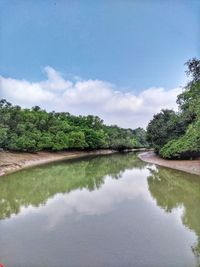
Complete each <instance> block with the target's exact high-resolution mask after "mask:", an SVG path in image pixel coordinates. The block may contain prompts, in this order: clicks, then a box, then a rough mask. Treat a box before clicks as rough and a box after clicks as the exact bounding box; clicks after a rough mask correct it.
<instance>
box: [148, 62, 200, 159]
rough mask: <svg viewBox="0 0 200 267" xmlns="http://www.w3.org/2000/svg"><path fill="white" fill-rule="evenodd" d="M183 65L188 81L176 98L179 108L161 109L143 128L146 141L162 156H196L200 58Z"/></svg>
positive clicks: (199, 135)
mask: <svg viewBox="0 0 200 267" xmlns="http://www.w3.org/2000/svg"><path fill="white" fill-rule="evenodd" d="M186 65H187V68H188V69H187V71H186V73H187V75H188V76H189V77H191V80H190V81H189V82H188V83H187V84H186V86H185V87H184V88H183V92H182V93H181V94H180V95H178V97H177V104H178V107H179V111H178V112H174V111H173V110H168V109H165V110H161V112H160V113H158V114H156V115H154V117H153V119H152V120H151V121H150V123H149V125H148V127H147V140H148V141H149V143H150V144H151V145H152V146H153V147H154V148H155V151H156V152H157V153H158V154H160V155H161V156H162V157H163V158H168V159H173V158H183V159H184V158H195V157H198V156H200V60H198V59H195V58H194V59H192V60H189V61H188V62H187V63H186Z"/></svg>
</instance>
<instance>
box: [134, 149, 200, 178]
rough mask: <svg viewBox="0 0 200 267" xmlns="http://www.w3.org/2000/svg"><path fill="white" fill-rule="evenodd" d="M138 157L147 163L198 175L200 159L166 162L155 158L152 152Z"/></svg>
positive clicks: (199, 172) (199, 173) (157, 157)
mask: <svg viewBox="0 0 200 267" xmlns="http://www.w3.org/2000/svg"><path fill="white" fill-rule="evenodd" d="M138 157H139V158H140V159H141V160H143V161H146V162H148V163H153V164H157V165H160V166H164V167H168V168H172V169H176V170H180V171H184V172H188V173H192V174H197V175H200V159H196V160H166V159H162V158H160V157H159V156H157V155H156V154H155V153H154V152H153V151H148V152H144V153H140V154H139V155H138Z"/></svg>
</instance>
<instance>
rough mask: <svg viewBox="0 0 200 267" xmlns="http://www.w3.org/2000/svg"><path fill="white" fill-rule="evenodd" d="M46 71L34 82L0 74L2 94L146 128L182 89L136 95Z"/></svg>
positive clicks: (151, 90) (31, 103)
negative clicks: (41, 77)
mask: <svg viewBox="0 0 200 267" xmlns="http://www.w3.org/2000/svg"><path fill="white" fill-rule="evenodd" d="M44 71H45V73H46V75H47V79H46V80H44V81H40V82H34V83H31V82H29V81H26V80H17V79H12V78H6V77H3V76H0V97H1V98H6V99H7V100H8V101H11V102H12V103H13V104H19V105H22V106H23V107H31V106H34V105H39V106H41V107H42V108H46V109H47V110H56V111H68V112H70V113H72V114H81V115H87V114H93V115H98V116H100V117H101V118H102V119H104V121H105V123H106V124H117V125H119V126H122V127H130V128H136V127H138V126H142V127H145V126H146V125H147V123H148V121H149V120H150V119H151V118H152V116H153V114H155V113H157V112H159V111H160V110H161V109H162V108H176V96H177V94H179V93H180V91H181V89H180V88H174V89H171V90H165V89H164V88H149V89H146V90H144V91H142V92H141V93H139V94H138V95H135V94H134V93H133V92H122V91H120V90H119V89H116V86H114V85H113V84H110V83H108V82H105V81H101V80H80V79H78V80H76V81H75V82H73V81H69V80H66V79H64V78H63V76H62V75H61V74H60V73H59V72H57V71H56V70H54V69H53V68H52V67H49V66H47V67H45V68H44Z"/></svg>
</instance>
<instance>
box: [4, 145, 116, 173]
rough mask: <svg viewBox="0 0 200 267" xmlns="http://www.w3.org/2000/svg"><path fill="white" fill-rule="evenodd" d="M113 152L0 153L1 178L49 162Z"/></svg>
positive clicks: (111, 151)
mask: <svg viewBox="0 0 200 267" xmlns="http://www.w3.org/2000/svg"><path fill="white" fill-rule="evenodd" d="M114 152H115V151H113V150H97V151H92V152H84V151H83V152H82V151H73V152H54V153H53V152H38V153H21V152H20V153H17V152H0V176H2V175H5V174H7V173H10V172H15V171H17V170H20V169H24V168H27V167H31V166H36V165H41V164H45V163H48V162H53V161H58V160H63V159H72V158H78V157H83V156H89V155H106V154H111V153H114Z"/></svg>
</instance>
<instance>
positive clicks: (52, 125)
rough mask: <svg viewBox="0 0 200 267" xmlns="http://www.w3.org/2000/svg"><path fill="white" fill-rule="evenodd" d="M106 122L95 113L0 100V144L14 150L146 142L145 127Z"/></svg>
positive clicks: (128, 145)
mask: <svg viewBox="0 0 200 267" xmlns="http://www.w3.org/2000/svg"><path fill="white" fill-rule="evenodd" d="M140 132H141V133H142V136H141V138H140V134H139V133H138V130H137V129H136V132H135V133H134V132H133V130H131V129H123V128H119V127H117V126H106V125H104V124H103V121H102V120H101V119H100V118H99V117H97V116H91V115H88V116H73V115H71V114H69V113H67V112H61V113H57V112H49V113H48V112H47V111H45V110H42V109H41V108H40V107H38V106H35V107H33V108H32V109H22V108H21V107H19V106H13V105H12V104H11V103H9V102H7V101H6V100H1V101H0V148H3V149H5V150H14V151H31V152H36V151H40V150H48V151H59V150H66V149H81V150H82V149H90V150H93V149H100V148H112V149H117V150H124V149H128V148H133V147H144V146H146V140H145V131H144V130H142V129H140Z"/></svg>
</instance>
